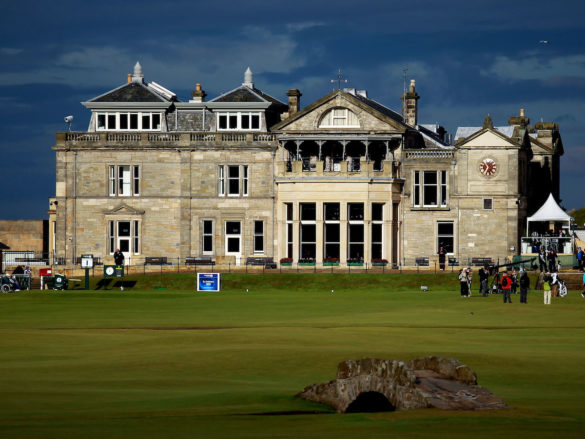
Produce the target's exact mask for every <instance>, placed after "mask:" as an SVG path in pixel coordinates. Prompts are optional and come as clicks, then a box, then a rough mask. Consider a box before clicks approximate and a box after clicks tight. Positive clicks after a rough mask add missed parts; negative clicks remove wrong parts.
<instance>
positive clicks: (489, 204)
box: [483, 198, 494, 210]
mask: <svg viewBox="0 0 585 439" xmlns="http://www.w3.org/2000/svg"><path fill="white" fill-rule="evenodd" d="M483 210H494V199H493V198H484V199H483Z"/></svg>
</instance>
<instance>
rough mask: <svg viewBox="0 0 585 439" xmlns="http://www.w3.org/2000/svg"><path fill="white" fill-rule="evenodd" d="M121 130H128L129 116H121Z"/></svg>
mask: <svg viewBox="0 0 585 439" xmlns="http://www.w3.org/2000/svg"><path fill="white" fill-rule="evenodd" d="M120 129H121V130H127V129H128V115H127V114H120Z"/></svg>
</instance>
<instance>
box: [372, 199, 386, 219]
mask: <svg viewBox="0 0 585 439" xmlns="http://www.w3.org/2000/svg"><path fill="white" fill-rule="evenodd" d="M383 208H384V204H382V203H373V204H372V221H382V220H383Z"/></svg>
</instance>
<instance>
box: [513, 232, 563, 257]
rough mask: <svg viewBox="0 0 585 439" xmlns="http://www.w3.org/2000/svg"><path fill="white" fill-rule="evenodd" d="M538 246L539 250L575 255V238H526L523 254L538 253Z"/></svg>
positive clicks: (523, 241)
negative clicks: (536, 248)
mask: <svg viewBox="0 0 585 439" xmlns="http://www.w3.org/2000/svg"><path fill="white" fill-rule="evenodd" d="M537 244H538V245H539V248H545V249H547V250H549V249H553V250H554V251H555V252H556V253H557V254H573V238H571V237H570V236H524V237H522V254H534V253H536V252H535V251H534V250H535V245H537Z"/></svg>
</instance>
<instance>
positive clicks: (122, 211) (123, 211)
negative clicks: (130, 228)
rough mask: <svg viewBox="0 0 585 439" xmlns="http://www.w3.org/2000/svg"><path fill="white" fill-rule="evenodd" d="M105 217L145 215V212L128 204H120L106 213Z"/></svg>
mask: <svg viewBox="0 0 585 439" xmlns="http://www.w3.org/2000/svg"><path fill="white" fill-rule="evenodd" d="M104 215H144V210H137V209H135V208H133V207H131V206H128V205H127V204H120V205H119V206H118V207H115V208H113V209H112V210H106V211H104Z"/></svg>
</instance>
